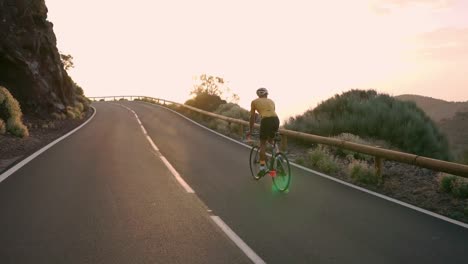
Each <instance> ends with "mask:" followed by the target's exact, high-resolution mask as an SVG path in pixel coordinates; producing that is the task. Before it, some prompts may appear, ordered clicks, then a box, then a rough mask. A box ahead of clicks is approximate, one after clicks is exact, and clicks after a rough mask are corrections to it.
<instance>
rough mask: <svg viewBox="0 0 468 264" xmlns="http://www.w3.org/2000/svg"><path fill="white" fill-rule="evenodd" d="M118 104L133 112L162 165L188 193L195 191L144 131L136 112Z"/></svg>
mask: <svg viewBox="0 0 468 264" xmlns="http://www.w3.org/2000/svg"><path fill="white" fill-rule="evenodd" d="M119 105H120V106H122V107H124V108H126V109H127V110H129V111H131V112H133V113H134V114H135V118H136V119H137V121H138V124H139V125H140V127H141V130H142V131H143V134H144V135H145V136H146V139H147V140H148V142H149V143H150V145H151V147H152V148H153V149H154V151H156V155H157V156H158V157H159V158H160V159H161V160H162V162H163V163H164V165H166V167H167V168H168V169H169V171H170V172H171V173H172V175H174V177H175V178H176V180H177V181H178V182H179V184H180V185H181V186H182V187H183V188H184V189H185V191H186V192H188V193H195V191H194V190H193V189H192V188H191V187H190V185H188V184H187V182H185V181H184V179H183V178H182V177H181V176H180V174H179V173H178V172H177V170H176V169H175V168H174V167H173V166H172V164H171V163H170V162H169V161H168V160H167V159H166V158H165V157H164V156H163V155H162V153H161V152H160V151H159V148H158V147H157V146H156V144H154V141H153V140H152V139H151V137H150V136H149V135H148V132H147V131H146V129H145V127H144V126H143V124H142V123H141V121H140V118H139V117H138V115H137V114H136V112H135V111H133V110H132V109H131V108H129V107H127V106H125V105H122V104H119Z"/></svg>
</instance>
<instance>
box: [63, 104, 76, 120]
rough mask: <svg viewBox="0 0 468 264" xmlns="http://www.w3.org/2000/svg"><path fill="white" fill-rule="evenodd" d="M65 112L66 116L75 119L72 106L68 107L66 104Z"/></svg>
mask: <svg viewBox="0 0 468 264" xmlns="http://www.w3.org/2000/svg"><path fill="white" fill-rule="evenodd" d="M66 113H67V117H68V118H70V119H75V118H77V116H76V113H75V111H74V109H73V108H72V107H70V106H67V110H66Z"/></svg>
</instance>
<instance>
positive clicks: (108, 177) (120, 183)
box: [0, 103, 251, 264]
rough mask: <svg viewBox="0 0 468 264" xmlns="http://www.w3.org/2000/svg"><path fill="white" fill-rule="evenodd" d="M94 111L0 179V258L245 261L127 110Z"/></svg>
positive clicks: (3, 262)
mask: <svg viewBox="0 0 468 264" xmlns="http://www.w3.org/2000/svg"><path fill="white" fill-rule="evenodd" d="M95 107H96V108H97V114H96V116H95V118H94V119H93V120H92V121H91V122H90V123H89V124H87V125H86V126H85V127H83V128H82V129H80V130H79V131H77V132H76V133H75V134H73V135H71V136H70V137H68V138H66V139H65V140H63V141H61V142H59V143H58V144H57V145H55V146H53V147H52V148H50V149H49V150H47V151H46V152H44V153H43V154H41V155H40V156H38V157H37V158H35V159H34V160H32V161H31V162H30V163H28V164H27V165H25V166H24V167H22V168H21V169H20V170H18V171H17V172H15V173H14V174H12V175H11V176H9V177H8V178H7V179H6V180H4V181H3V182H1V183H0V263H1V264H7V263H15V264H16V263H48V264H49V263H251V262H250V260H249V259H248V258H247V257H246V256H245V255H244V253H242V251H240V250H239V248H238V247H237V246H236V245H235V244H234V243H233V242H231V240H230V239H229V238H228V237H227V236H226V235H225V234H224V233H223V232H222V231H221V230H220V229H219V228H218V226H217V225H216V224H215V223H214V222H213V221H212V220H211V218H210V215H209V214H208V213H207V208H206V207H205V205H204V204H203V203H202V202H201V201H200V199H198V198H197V197H196V196H195V195H194V194H188V193H186V192H185V191H184V189H183V188H181V186H180V185H179V184H178V182H177V181H176V180H175V178H174V176H173V175H172V174H171V172H170V171H169V170H168V169H167V167H166V166H165V165H164V163H163V162H162V161H161V160H160V159H159V158H158V157H157V156H156V155H155V153H154V152H153V150H152V148H151V146H150V144H149V143H148V141H147V140H146V138H145V137H144V135H143V133H142V131H141V129H140V126H139V124H138V123H137V121H136V119H135V116H134V115H133V114H132V113H131V112H129V111H128V110H126V109H124V108H123V107H121V106H118V105H116V104H110V103H106V104H96V105H95Z"/></svg>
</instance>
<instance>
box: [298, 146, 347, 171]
mask: <svg viewBox="0 0 468 264" xmlns="http://www.w3.org/2000/svg"><path fill="white" fill-rule="evenodd" d="M304 165H305V166H307V167H312V168H315V169H317V170H319V171H321V172H323V173H327V174H330V173H336V172H338V171H339V170H340V167H339V165H338V163H337V162H336V160H335V158H334V157H333V155H332V154H330V152H329V151H328V150H326V148H324V147H322V146H319V147H317V148H315V149H313V150H312V151H309V153H308V155H307V156H306V158H305V159H304Z"/></svg>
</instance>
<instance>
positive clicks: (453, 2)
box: [46, 0, 468, 120]
mask: <svg viewBox="0 0 468 264" xmlns="http://www.w3.org/2000/svg"><path fill="white" fill-rule="evenodd" d="M46 4H47V6H48V8H49V20H50V21H51V22H52V23H54V31H55V34H56V35H57V39H58V47H59V50H60V51H61V52H62V53H65V54H71V55H72V56H73V57H74V63H75V68H74V69H72V70H71V71H70V75H71V76H72V78H73V79H74V80H75V81H76V82H77V83H78V84H80V85H81V86H82V87H83V89H84V90H85V93H86V95H87V96H101V95H148V96H153V97H159V98H165V99H169V100H174V101H177V102H181V103H182V102H184V101H185V100H187V99H188V98H189V92H190V90H191V89H192V87H193V78H194V76H197V75H200V74H203V73H207V74H210V75H216V76H220V77H223V78H224V79H225V80H227V81H228V82H229V87H230V88H231V89H232V90H233V91H234V92H236V93H237V94H239V96H240V98H241V100H240V105H241V106H243V107H244V108H249V106H250V101H251V100H252V99H254V98H255V91H256V89H257V88H258V87H266V88H268V89H269V91H270V98H272V99H273V100H274V101H275V102H276V105H277V110H278V111H277V112H278V114H279V115H280V118H281V119H282V120H284V119H286V118H287V117H288V116H290V115H295V114H300V113H302V112H304V111H305V110H307V109H308V108H311V107H315V106H316V105H317V103H319V102H320V101H322V100H326V99H328V98H329V97H331V96H333V95H335V94H336V93H341V92H343V91H347V90H349V89H352V88H360V89H370V88H373V89H376V90H378V91H380V92H386V93H389V94H391V95H400V94H420V95H425V96H431V97H435V98H440V99H445V100H450V101H467V100H468V15H467V14H468V0H458V1H457V0H353V1H350V0H321V1H318V0H304V1H298V0H288V1H274V0H261V1H256V0H237V1H225V0H197V1H191V0H186V1H180V0H172V1H156V0H133V1H122V0H99V1H95V0H80V1H69V0H46Z"/></svg>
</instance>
